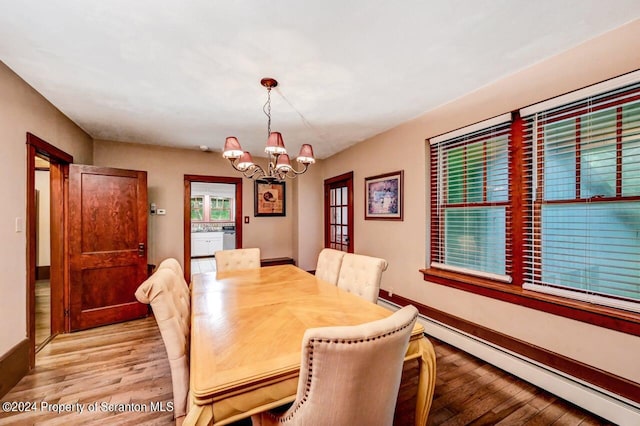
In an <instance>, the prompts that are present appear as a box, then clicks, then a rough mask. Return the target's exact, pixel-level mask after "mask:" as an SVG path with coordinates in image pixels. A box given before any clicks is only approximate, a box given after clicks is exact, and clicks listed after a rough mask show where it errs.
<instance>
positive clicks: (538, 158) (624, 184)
mask: <svg viewBox="0 0 640 426" xmlns="http://www.w3.org/2000/svg"><path fill="white" fill-rule="evenodd" d="M523 112H526V110H523ZM525 121H526V130H525V135H524V139H525V140H524V147H525V150H524V151H525V152H524V157H525V164H524V175H525V182H524V183H523V185H522V190H523V191H524V192H525V194H524V195H525V196H524V199H525V205H524V206H523V207H524V209H525V212H526V214H525V216H526V218H525V229H526V232H527V235H526V238H525V248H524V249H525V250H524V252H525V283H524V288H526V289H531V290H536V291H541V292H546V293H551V294H557V295H561V296H564V297H571V298H575V299H578V300H583V301H588V302H592V303H598V304H604V305H609V306H613V307H616V308H621V309H628V310H632V311H636V312H640V83H636V84H631V85H627V86H625V87H622V88H617V89H615V90H612V91H609V92H606V93H602V94H595V95H592V96H589V97H587V98H585V99H581V100H576V101H573V102H572V103H570V104H565V105H559V106H555V107H554V108H552V109H547V110H543V111H539V112H536V113H534V114H531V115H529V116H528V117H525Z"/></svg>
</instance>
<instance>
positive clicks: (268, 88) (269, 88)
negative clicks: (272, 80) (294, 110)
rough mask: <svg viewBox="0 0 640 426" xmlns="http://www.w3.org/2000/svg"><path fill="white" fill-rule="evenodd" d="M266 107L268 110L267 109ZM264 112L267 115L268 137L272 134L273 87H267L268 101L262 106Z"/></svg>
mask: <svg viewBox="0 0 640 426" xmlns="http://www.w3.org/2000/svg"><path fill="white" fill-rule="evenodd" d="M265 108H266V111H265ZM262 112H264V114H265V115H266V116H267V119H268V120H267V138H268V137H269V135H271V87H267V102H265V104H264V105H263V106H262Z"/></svg>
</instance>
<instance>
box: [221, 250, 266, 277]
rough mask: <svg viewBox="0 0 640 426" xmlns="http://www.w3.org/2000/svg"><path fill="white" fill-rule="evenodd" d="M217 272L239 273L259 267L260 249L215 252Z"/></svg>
mask: <svg viewBox="0 0 640 426" xmlns="http://www.w3.org/2000/svg"><path fill="white" fill-rule="evenodd" d="M215 256H216V270H217V271H218V272H227V271H239V270H243V269H255V268H259V267H260V249H259V248H246V249H234V250H220V251H217V252H215Z"/></svg>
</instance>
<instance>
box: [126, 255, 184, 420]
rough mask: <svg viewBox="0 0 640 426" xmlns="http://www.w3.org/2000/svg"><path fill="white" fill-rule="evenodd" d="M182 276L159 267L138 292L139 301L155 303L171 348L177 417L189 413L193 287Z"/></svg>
mask: <svg viewBox="0 0 640 426" xmlns="http://www.w3.org/2000/svg"><path fill="white" fill-rule="evenodd" d="M178 277H179V275H177V274H176V273H175V272H174V271H173V270H171V269H169V268H158V270H157V271H156V272H155V273H153V274H152V275H151V276H150V277H149V278H148V279H147V280H146V281H144V282H143V283H142V284H140V286H139V287H138V289H137V290H136V293H135V295H136V299H138V301H139V302H141V303H146V304H150V305H151V309H152V310H153V315H154V316H155V318H156V322H157V323H158V328H159V329H160V334H161V335H162V340H163V342H164V346H165V348H166V350H167V355H168V358H169V365H170V367H171V383H172V385H173V400H174V416H175V417H176V418H178V417H181V416H184V415H186V413H187V395H188V393H189V335H190V323H191V299H190V294H189V288H188V287H187V286H186V285H185V284H184V278H182V281H181V280H180V279H178Z"/></svg>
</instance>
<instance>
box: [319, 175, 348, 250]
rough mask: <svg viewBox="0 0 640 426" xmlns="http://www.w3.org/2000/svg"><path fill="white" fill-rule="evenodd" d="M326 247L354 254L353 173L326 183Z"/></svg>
mask: <svg viewBox="0 0 640 426" xmlns="http://www.w3.org/2000/svg"><path fill="white" fill-rule="evenodd" d="M324 246H325V247H329V248H332V249H336V250H342V251H346V252H348V253H353V172H349V173H345V174H343V175H340V176H336V177H333V178H330V179H326V180H325V181H324Z"/></svg>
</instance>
